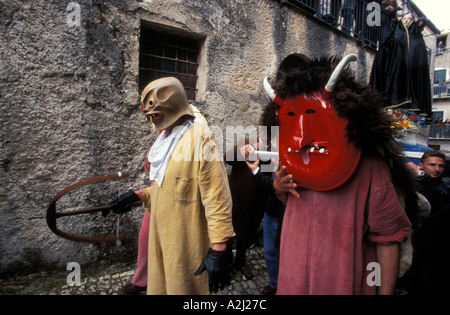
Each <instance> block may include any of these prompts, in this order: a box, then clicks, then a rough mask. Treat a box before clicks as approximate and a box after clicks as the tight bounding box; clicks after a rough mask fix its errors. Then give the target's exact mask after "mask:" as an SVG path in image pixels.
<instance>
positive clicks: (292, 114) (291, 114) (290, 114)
mask: <svg viewBox="0 0 450 315" xmlns="http://www.w3.org/2000/svg"><path fill="white" fill-rule="evenodd" d="M287 114H288V116H295V113H294V112H289V113H287Z"/></svg>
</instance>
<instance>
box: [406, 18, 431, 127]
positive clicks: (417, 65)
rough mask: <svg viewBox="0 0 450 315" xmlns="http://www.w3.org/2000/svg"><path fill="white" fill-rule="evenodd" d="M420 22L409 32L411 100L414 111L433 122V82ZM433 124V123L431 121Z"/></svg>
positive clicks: (413, 24)
mask: <svg viewBox="0 0 450 315" xmlns="http://www.w3.org/2000/svg"><path fill="white" fill-rule="evenodd" d="M424 26H425V24H424V25H422V26H419V25H418V21H417V22H414V23H411V26H410V27H409V28H408V30H409V55H410V64H411V72H410V73H411V85H412V86H411V100H412V105H413V109H416V110H419V111H420V113H421V114H425V115H427V117H428V118H429V119H430V120H431V116H432V112H431V104H432V95H431V82H430V69H429V66H428V53H427V48H426V45H425V41H424V40H423V36H422V30H423V27H424ZM430 122H431V121H430Z"/></svg>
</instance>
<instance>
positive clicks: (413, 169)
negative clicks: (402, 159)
mask: <svg viewBox="0 0 450 315" xmlns="http://www.w3.org/2000/svg"><path fill="white" fill-rule="evenodd" d="M406 165H408V166H409V168H410V169H411V171H412V172H413V173H414V175H417V174H418V173H419V171H420V168H419V166H417V165H416V164H414V163H413V162H408V163H406Z"/></svg>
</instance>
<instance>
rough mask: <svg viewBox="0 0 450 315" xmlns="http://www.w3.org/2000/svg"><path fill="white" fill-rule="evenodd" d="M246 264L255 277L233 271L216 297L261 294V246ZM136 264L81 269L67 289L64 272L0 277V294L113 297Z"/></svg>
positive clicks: (263, 271)
mask: <svg viewBox="0 0 450 315" xmlns="http://www.w3.org/2000/svg"><path fill="white" fill-rule="evenodd" d="M247 264H248V266H249V267H250V268H251V269H252V272H253V275H254V277H253V278H252V279H251V280H250V279H246V278H245V277H244V276H243V275H242V273H241V272H240V271H236V270H233V271H232V277H231V284H230V285H229V286H228V287H227V288H226V289H225V290H223V291H221V292H219V293H217V294H219V295H260V294H261V290H262V289H263V288H264V287H265V286H266V285H267V284H268V283H269V278H268V276H267V272H266V265H265V261H264V257H263V249H262V247H261V246H260V245H258V246H254V247H252V248H250V249H249V250H248V251H247ZM135 269H136V264H135V263H131V264H126V263H107V262H106V261H98V262H96V263H95V264H92V265H91V266H86V267H81V285H80V286H68V285H67V276H68V275H69V273H70V271H67V270H65V269H62V270H54V271H41V272H37V273H32V274H28V275H20V276H15V275H9V276H6V277H4V278H0V294H2V295H5V294H10V295H114V294H117V292H118V290H119V289H120V288H121V287H123V286H124V285H125V284H127V283H129V282H130V281H131V279H132V278H133V275H134V271H135Z"/></svg>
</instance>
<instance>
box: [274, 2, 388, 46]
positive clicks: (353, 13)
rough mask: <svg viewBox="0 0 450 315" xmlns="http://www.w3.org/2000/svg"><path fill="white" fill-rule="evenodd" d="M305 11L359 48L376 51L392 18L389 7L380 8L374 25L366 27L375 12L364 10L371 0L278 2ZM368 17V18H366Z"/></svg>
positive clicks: (367, 8) (386, 33) (373, 10)
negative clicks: (355, 42) (359, 45)
mask: <svg viewBox="0 0 450 315" xmlns="http://www.w3.org/2000/svg"><path fill="white" fill-rule="evenodd" d="M280 2H281V3H282V4H289V5H291V6H294V7H295V8H297V9H299V10H301V11H303V12H306V13H308V14H310V15H311V16H313V17H314V18H316V19H319V20H321V21H322V22H324V23H326V24H328V25H330V26H331V27H334V28H336V29H338V30H340V31H341V32H343V33H345V34H347V35H349V36H352V37H354V38H355V39H357V40H358V41H360V42H361V44H362V46H369V47H372V48H375V49H378V48H379V47H380V45H381V44H382V43H383V42H384V40H385V39H386V38H387V37H388V35H389V31H390V30H391V26H392V24H391V22H392V18H393V17H394V16H395V11H394V8H393V7H390V6H381V7H380V12H379V18H380V19H379V22H378V23H377V24H378V25H373V26H370V25H368V24H370V23H368V20H370V19H371V16H372V17H374V16H375V14H374V13H375V10H377V9H373V8H372V9H371V7H370V6H369V7H368V4H369V3H373V2H374V0H346V1H342V0H320V1H318V0H280ZM369 14H370V16H369Z"/></svg>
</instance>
